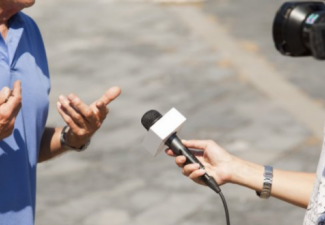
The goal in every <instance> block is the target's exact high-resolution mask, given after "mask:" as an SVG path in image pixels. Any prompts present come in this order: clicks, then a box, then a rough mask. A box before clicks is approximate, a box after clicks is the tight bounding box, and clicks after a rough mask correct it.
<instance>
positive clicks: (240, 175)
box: [230, 158, 264, 191]
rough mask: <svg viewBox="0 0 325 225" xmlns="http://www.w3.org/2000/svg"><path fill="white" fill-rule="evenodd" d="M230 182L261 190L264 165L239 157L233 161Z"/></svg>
mask: <svg viewBox="0 0 325 225" xmlns="http://www.w3.org/2000/svg"><path fill="white" fill-rule="evenodd" d="M232 167H233V169H232V176H231V181H230V182H231V183H234V184H238V185H241V186H245V187H248V188H251V189H253V190H257V191H261V189H262V185H261V184H262V182H263V173H264V167H263V166H261V165H258V164H254V163H251V162H248V161H245V160H242V159H239V158H236V159H235V160H234V163H233V166H232Z"/></svg>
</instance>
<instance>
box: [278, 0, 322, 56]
mask: <svg viewBox="0 0 325 225" xmlns="http://www.w3.org/2000/svg"><path fill="white" fill-rule="evenodd" d="M273 39H274V43H275V47H276V49H277V50H278V51H279V52H281V53H282V54H283V55H287V56H293V57H299V56H311V55H312V56H313V57H315V58H316V59H322V60H323V59H325V3H324V2H314V1H310V2H285V3H284V4H283V5H282V6H281V7H280V9H279V10H278V11H277V13H276V16H275V18H274V23H273Z"/></svg>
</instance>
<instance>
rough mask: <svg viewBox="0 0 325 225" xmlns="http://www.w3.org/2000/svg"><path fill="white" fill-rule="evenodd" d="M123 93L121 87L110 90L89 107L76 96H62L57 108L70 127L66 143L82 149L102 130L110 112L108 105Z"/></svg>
mask: <svg viewBox="0 0 325 225" xmlns="http://www.w3.org/2000/svg"><path fill="white" fill-rule="evenodd" d="M120 93H121V89H120V88H119V87H112V88H110V89H108V90H107V91H106V92H105V93H104V95H103V96H102V97H100V98H99V99H98V100H97V101H95V102H94V103H92V104H91V105H89V106H88V105H87V104H85V103H84V102H82V101H81V99H80V98H79V97H78V96H77V95H75V94H70V95H69V96H68V97H65V96H63V95H61V96H60V97H59V101H58V103H57V108H58V111H59V113H60V115H61V116H62V118H63V119H64V121H65V122H66V123H67V124H68V126H69V127H70V129H69V131H68V134H67V140H66V143H67V145H69V146H72V147H75V148H80V147H81V146H82V145H84V144H85V143H86V142H87V141H88V140H89V139H90V138H91V136H92V135H93V134H94V133H95V132H96V131H97V130H98V129H99V128H100V126H101V125H102V123H103V121H104V120H105V118H106V116H107V114H108V112H109V110H108V107H107V105H108V104H109V103H110V102H111V101H113V100H114V99H115V98H117V97H118V96H119V95H120Z"/></svg>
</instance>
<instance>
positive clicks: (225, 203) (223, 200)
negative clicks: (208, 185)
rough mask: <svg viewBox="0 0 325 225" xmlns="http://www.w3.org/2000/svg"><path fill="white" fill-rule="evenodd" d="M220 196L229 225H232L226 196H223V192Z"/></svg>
mask: <svg viewBox="0 0 325 225" xmlns="http://www.w3.org/2000/svg"><path fill="white" fill-rule="evenodd" d="M218 194H219V196H220V198H221V200H222V203H223V208H224V209H225V214H226V220H227V225H230V218H229V211H228V206H227V202H226V199H225V196H223V194H222V192H221V191H220V192H219V193H218Z"/></svg>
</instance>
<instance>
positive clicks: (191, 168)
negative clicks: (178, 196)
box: [183, 163, 200, 176]
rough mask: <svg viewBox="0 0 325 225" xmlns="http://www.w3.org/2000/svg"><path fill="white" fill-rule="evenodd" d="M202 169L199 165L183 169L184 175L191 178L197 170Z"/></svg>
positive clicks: (191, 165)
mask: <svg viewBox="0 0 325 225" xmlns="http://www.w3.org/2000/svg"><path fill="white" fill-rule="evenodd" d="M198 169H200V165H199V164H198V163H191V164H188V165H186V166H184V167H183V174H184V175H185V176H189V175H190V174H191V173H193V172H194V171H195V170H198Z"/></svg>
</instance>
